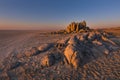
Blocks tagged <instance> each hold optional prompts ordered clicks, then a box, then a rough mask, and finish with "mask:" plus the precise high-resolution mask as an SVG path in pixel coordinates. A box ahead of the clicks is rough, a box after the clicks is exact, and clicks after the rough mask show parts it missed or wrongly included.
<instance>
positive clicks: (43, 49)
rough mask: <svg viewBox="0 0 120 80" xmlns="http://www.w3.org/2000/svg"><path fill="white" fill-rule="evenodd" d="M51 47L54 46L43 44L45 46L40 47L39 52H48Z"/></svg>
mask: <svg viewBox="0 0 120 80" xmlns="http://www.w3.org/2000/svg"><path fill="white" fill-rule="evenodd" d="M50 47H52V44H43V45H40V46H39V47H38V50H39V51H46V50H47V49H49V48H50Z"/></svg>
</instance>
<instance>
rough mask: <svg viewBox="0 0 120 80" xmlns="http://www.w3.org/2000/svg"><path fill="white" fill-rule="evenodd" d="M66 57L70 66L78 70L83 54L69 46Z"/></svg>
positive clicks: (74, 47)
mask: <svg viewBox="0 0 120 80" xmlns="http://www.w3.org/2000/svg"><path fill="white" fill-rule="evenodd" d="M64 55H65V57H66V59H67V61H68V63H69V64H72V65H73V67H74V68H77V67H78V66H79V64H80V59H81V57H82V54H81V52H80V51H79V49H78V48H77V47H76V46H73V45H71V44H70V45H68V46H67V47H66V48H65V51H64Z"/></svg>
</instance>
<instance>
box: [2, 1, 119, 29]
mask: <svg viewBox="0 0 120 80" xmlns="http://www.w3.org/2000/svg"><path fill="white" fill-rule="evenodd" d="M82 20H86V22H87V23H88V26H90V27H108V26H109V27H112V26H120V0H0V29H50V28H51V29H58V28H64V27H65V26H66V25H67V24H68V23H70V22H71V21H77V22H79V21H82Z"/></svg>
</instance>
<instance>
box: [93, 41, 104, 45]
mask: <svg viewBox="0 0 120 80" xmlns="http://www.w3.org/2000/svg"><path fill="white" fill-rule="evenodd" d="M92 43H93V44H97V45H99V46H101V45H102V43H101V42H100V41H97V40H94V41H92Z"/></svg>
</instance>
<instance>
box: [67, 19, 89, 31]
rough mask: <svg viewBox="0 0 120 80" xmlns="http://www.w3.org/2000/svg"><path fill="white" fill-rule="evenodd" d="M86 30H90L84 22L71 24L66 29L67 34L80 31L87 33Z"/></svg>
mask: <svg viewBox="0 0 120 80" xmlns="http://www.w3.org/2000/svg"><path fill="white" fill-rule="evenodd" d="M88 30H90V29H89V27H87V24H86V21H82V22H72V23H70V24H69V25H68V26H67V28H66V31H67V33H71V32H81V31H88Z"/></svg>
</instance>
